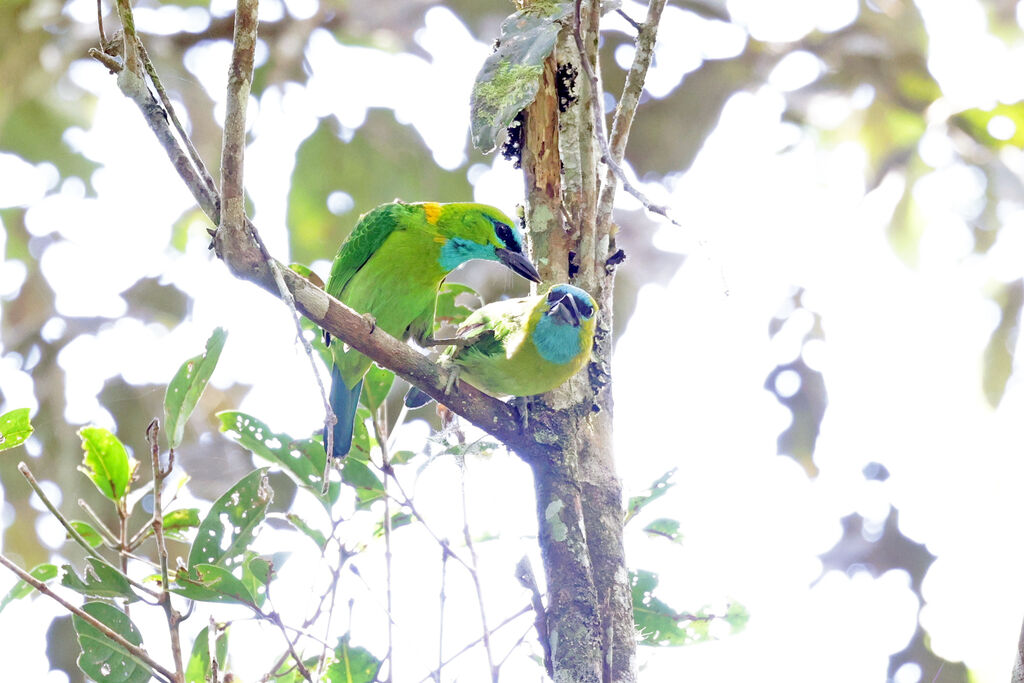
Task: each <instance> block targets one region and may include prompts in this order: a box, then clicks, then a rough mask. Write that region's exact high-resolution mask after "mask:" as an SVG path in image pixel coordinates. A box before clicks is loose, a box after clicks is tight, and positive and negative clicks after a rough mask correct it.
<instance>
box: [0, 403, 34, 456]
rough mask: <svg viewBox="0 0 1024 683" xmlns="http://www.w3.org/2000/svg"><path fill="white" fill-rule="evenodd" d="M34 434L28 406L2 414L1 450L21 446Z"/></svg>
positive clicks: (0, 423) (0, 429)
mask: <svg viewBox="0 0 1024 683" xmlns="http://www.w3.org/2000/svg"><path fill="white" fill-rule="evenodd" d="M31 435H32V424H31V423H30V422H29V419H28V408H17V409H16V410H12V411H11V412H9V413H4V414H3V415H0V451H6V450H7V449H8V448H14V447H15V446H20V445H21V444H23V443H25V442H26V441H27V440H28V437H30V436H31Z"/></svg>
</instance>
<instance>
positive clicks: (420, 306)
mask: <svg viewBox="0 0 1024 683" xmlns="http://www.w3.org/2000/svg"><path fill="white" fill-rule="evenodd" d="M473 259H482V260H485V261H497V262H498V263H501V264H502V265H504V266H505V267H507V268H509V269H510V270H512V271H513V272H515V273H518V274H519V275H521V276H523V277H525V278H526V279H528V280H532V281H533V282H540V275H539V274H538V273H537V269H536V268H535V267H534V266H533V263H531V262H530V259H529V258H528V257H527V256H526V255H525V254H524V253H523V238H522V235H521V234H520V232H519V229H518V228H517V227H516V224H515V222H513V220H512V219H511V218H509V217H508V216H506V215H505V214H504V213H502V212H501V211H499V210H498V209H496V208H494V207H492V206H488V205H486V204H471V203H451V204H438V203H435V202H421V203H409V204H407V203H405V202H400V201H395V202H392V203H390V204H383V205H381V206H378V207H377V208H375V209H373V210H372V211H370V212H368V213H366V214H363V215H362V216H361V217H360V218H359V222H358V223H357V224H356V227H355V228H353V230H352V233H351V234H350V235H349V236H348V239H346V240H345V242H344V243H343V244H342V245H341V248H340V249H338V254H337V256H335V258H334V264H333V265H332V266H331V275H330V277H329V278H328V280H327V285H326V287H325V289H326V291H327V293H328V294H330V295H331V296H333V297H335V298H336V299H338V300H339V301H341V302H342V303H344V304H345V305H347V306H349V307H350V308H352V309H354V310H356V311H358V312H359V313H363V314H365V315H367V316H369V317H370V318H372V320H373V324H374V326H375V327H377V328H380V329H381V330H383V331H384V332H387V333H388V334H390V335H392V336H394V337H397V338H399V339H403V340H405V339H413V340H414V341H416V342H417V343H418V344H420V345H421V346H429V345H435V344H436V343H437V342H435V341H434V340H433V338H432V333H433V330H434V309H435V306H436V303H437V293H438V289H439V288H440V286H441V283H442V282H443V281H444V279H445V277H447V275H448V274H449V273H451V272H452V271H453V270H455V269H456V268H458V267H459V266H461V265H462V264H463V263H466V262H467V261H471V260H473ZM327 344H328V348H329V349H330V352H331V356H332V359H333V361H334V367H333V368H332V370H331V393H330V403H331V409H332V410H333V411H334V414H335V416H336V418H337V422H336V423H335V425H334V427H333V430H332V441H333V445H332V447H331V450H330V451H329V452H328V455H331V456H333V457H335V458H340V457H344V456H345V455H346V454H347V453H348V451H349V449H350V448H351V446H352V430H353V425H354V422H355V415H356V409H357V408H358V406H359V394H360V393H361V391H362V385H363V376H364V375H365V374H366V371H367V370H368V369H369V368H370V365H372V363H373V361H372V360H370V359H369V358H367V357H366V356H364V355H363V354H361V353H359V352H358V351H356V350H354V349H349V348H346V347H345V345H344V344H342V343H339V342H338V341H334V343H332V342H331V339H330V337H329V336H327ZM327 442H328V438H327V429H326V428H325V429H324V448H325V449H326V448H327Z"/></svg>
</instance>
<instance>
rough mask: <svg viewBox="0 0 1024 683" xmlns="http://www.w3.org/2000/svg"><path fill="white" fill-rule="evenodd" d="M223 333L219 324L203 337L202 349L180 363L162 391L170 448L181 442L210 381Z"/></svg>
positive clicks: (222, 345)
mask: <svg viewBox="0 0 1024 683" xmlns="http://www.w3.org/2000/svg"><path fill="white" fill-rule="evenodd" d="M227 337H228V333H227V331H226V330H225V329H224V328H223V327H218V328H217V329H215V330H214V331H213V334H211V335H210V338H209V339H208V340H206V351H205V352H204V353H201V354H200V355H198V356H195V357H193V358H189V359H188V360H187V361H185V362H184V363H182V365H181V367H180V368H178V372H177V373H176V374H175V375H174V379H172V380H171V383H170V384H168V385H167V393H166V394H165V395H164V428H165V429H166V430H167V443H168V445H169V446H170V447H171V448H177V447H178V446H180V445H181V439H182V437H184V435H185V422H187V421H188V418H189V416H190V415H191V414H192V411H193V410H195V407H196V404H197V403H198V402H199V398H200V397H201V396H202V395H203V390H204V389H206V383H207V382H209V381H210V375H212V374H213V370H214V368H216V367H217V361H218V360H219V359H220V352H221V351H222V350H223V349H224V342H225V340H226V339H227Z"/></svg>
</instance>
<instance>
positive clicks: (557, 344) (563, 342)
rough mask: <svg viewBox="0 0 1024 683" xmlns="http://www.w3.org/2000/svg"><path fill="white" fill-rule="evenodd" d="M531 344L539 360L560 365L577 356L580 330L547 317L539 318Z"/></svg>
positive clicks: (579, 349)
mask: <svg viewBox="0 0 1024 683" xmlns="http://www.w3.org/2000/svg"><path fill="white" fill-rule="evenodd" d="M532 336H533V343H534V345H535V346H536V347H537V351H538V353H540V355H541V358H543V359H544V360H546V361H548V362H549V363H555V364H557V365H562V364H563V363H568V362H569V361H571V360H572V359H573V358H575V357H576V356H578V355H579V353H580V351H581V350H582V349H581V348H580V328H579V327H578V326H576V325H566V324H565V323H561V322H558V321H556V320H555V319H554V318H552V317H551V316H549V315H543V316H541V319H540V320H538V321H537V327H536V328H535V329H534V330H533V335H532Z"/></svg>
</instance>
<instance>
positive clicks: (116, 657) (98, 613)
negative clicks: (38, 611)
mask: <svg viewBox="0 0 1024 683" xmlns="http://www.w3.org/2000/svg"><path fill="white" fill-rule="evenodd" d="M82 611H83V612H85V613H86V614H88V615H89V616H91V617H94V618H95V619H96V620H97V621H99V622H100V623H102V624H103V625H104V626H106V627H108V628H109V629H110V630H112V631H114V632H115V633H117V634H118V635H120V636H122V637H123V638H124V639H125V640H127V641H128V642H129V643H131V644H132V645H138V646H140V647H141V646H142V635H141V634H140V633H139V629H138V628H136V627H135V624H133V623H132V622H131V620H130V619H129V618H128V615H126V614H125V613H124V612H122V611H121V610H119V609H117V608H116V607H114V606H113V605H110V604H108V603H105V602H87V603H85V604H84V605H82ZM71 620H72V623H73V624H74V626H75V631H76V632H77V633H78V642H79V644H80V645H81V646H82V654H80V655H78V668H80V669H81V670H82V671H83V672H85V675H87V676H88V677H89V678H91V679H92V680H94V681H96V682H97V683H146V681H148V680H149V679H150V677H151V675H152V672H151V671H150V669H149V667H148V666H147V665H146V664H145V662H143V661H142V660H141V659H139V658H138V657H137V656H136V655H133V654H132V653H130V652H128V650H126V649H124V647H122V646H121V645H118V644H117V643H115V642H114V641H112V640H110V639H109V638H107V637H106V636H105V635H103V633H102V632H100V631H99V629H97V628H96V627H94V626H93V625H92V624H90V623H88V622H87V621H86V620H85V619H83V618H82V617H80V616H78V615H73V616H72V617H71Z"/></svg>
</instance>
